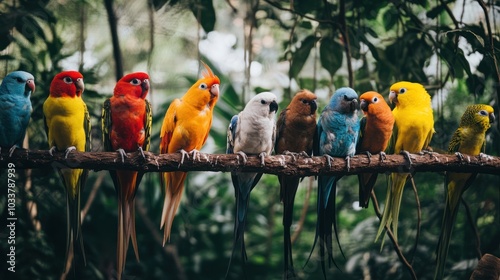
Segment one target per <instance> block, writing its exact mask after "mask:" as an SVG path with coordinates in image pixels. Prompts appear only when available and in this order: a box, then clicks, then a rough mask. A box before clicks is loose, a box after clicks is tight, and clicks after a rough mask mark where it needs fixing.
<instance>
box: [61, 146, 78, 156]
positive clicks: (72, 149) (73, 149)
mask: <svg viewBox="0 0 500 280" xmlns="http://www.w3.org/2000/svg"><path fill="white" fill-rule="evenodd" d="M72 151H76V147H75V146H71V147H68V148H67V149H66V154H65V155H64V159H67V158H68V155H69V153H71V152H72Z"/></svg>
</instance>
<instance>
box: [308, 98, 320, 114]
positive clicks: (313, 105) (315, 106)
mask: <svg viewBox="0 0 500 280" xmlns="http://www.w3.org/2000/svg"><path fill="white" fill-rule="evenodd" d="M309 106H311V115H314V113H316V110H317V109H318V103H316V100H311V101H310V102H309Z"/></svg>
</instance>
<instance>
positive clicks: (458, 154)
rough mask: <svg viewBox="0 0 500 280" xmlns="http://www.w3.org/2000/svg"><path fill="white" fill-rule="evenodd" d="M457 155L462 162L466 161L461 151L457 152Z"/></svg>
mask: <svg viewBox="0 0 500 280" xmlns="http://www.w3.org/2000/svg"><path fill="white" fill-rule="evenodd" d="M455 155H456V156H457V157H458V160H459V161H460V162H463V161H464V155H463V154H462V153H461V152H455Z"/></svg>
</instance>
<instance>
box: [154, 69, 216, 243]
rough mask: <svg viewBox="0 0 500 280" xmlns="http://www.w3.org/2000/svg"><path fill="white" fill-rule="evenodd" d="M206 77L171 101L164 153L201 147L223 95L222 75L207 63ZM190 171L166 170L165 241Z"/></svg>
mask: <svg viewBox="0 0 500 280" xmlns="http://www.w3.org/2000/svg"><path fill="white" fill-rule="evenodd" d="M203 66H204V67H205V70H204V71H202V76H203V77H202V78H200V79H199V80H198V81H197V82H196V83H194V84H193V85H192V86H191V88H189V90H188V91H187V92H186V93H185V94H184V96H183V97H182V98H180V99H175V100H174V101H172V103H171V104H170V106H169V108H168V110H167V112H166V114H165V118H164V120H163V124H162V127H161V132H160V137H161V140H160V153H175V152H178V151H181V150H182V151H183V152H193V151H195V152H196V151H198V150H200V149H201V147H202V146H203V144H205V141H206V140H207V137H208V133H209V131H210V128H211V126H212V114H213V109H214V106H215V103H216V102H217V100H218V98H219V84H220V80H219V78H218V77H217V76H216V75H214V73H213V72H212V70H211V69H210V68H209V67H208V66H207V65H206V64H205V63H203ZM186 175H187V173H186V172H162V173H161V174H160V179H161V183H162V186H164V188H165V200H164V204H163V211H162V218H161V224H160V228H163V227H164V226H165V230H164V235H163V244H165V241H166V240H168V239H169V238H170V231H171V228H172V222H173V220H174V216H175V214H176V212H177V208H178V207H179V204H180V202H181V198H182V192H183V190H184V180H185V179H186Z"/></svg>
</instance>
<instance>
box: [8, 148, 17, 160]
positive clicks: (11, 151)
mask: <svg viewBox="0 0 500 280" xmlns="http://www.w3.org/2000/svg"><path fill="white" fill-rule="evenodd" d="M16 148H17V147H16V145H14V146H12V147H10V149H9V157H10V158H11V157H12V154H13V153H14V151H15V150H16Z"/></svg>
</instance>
